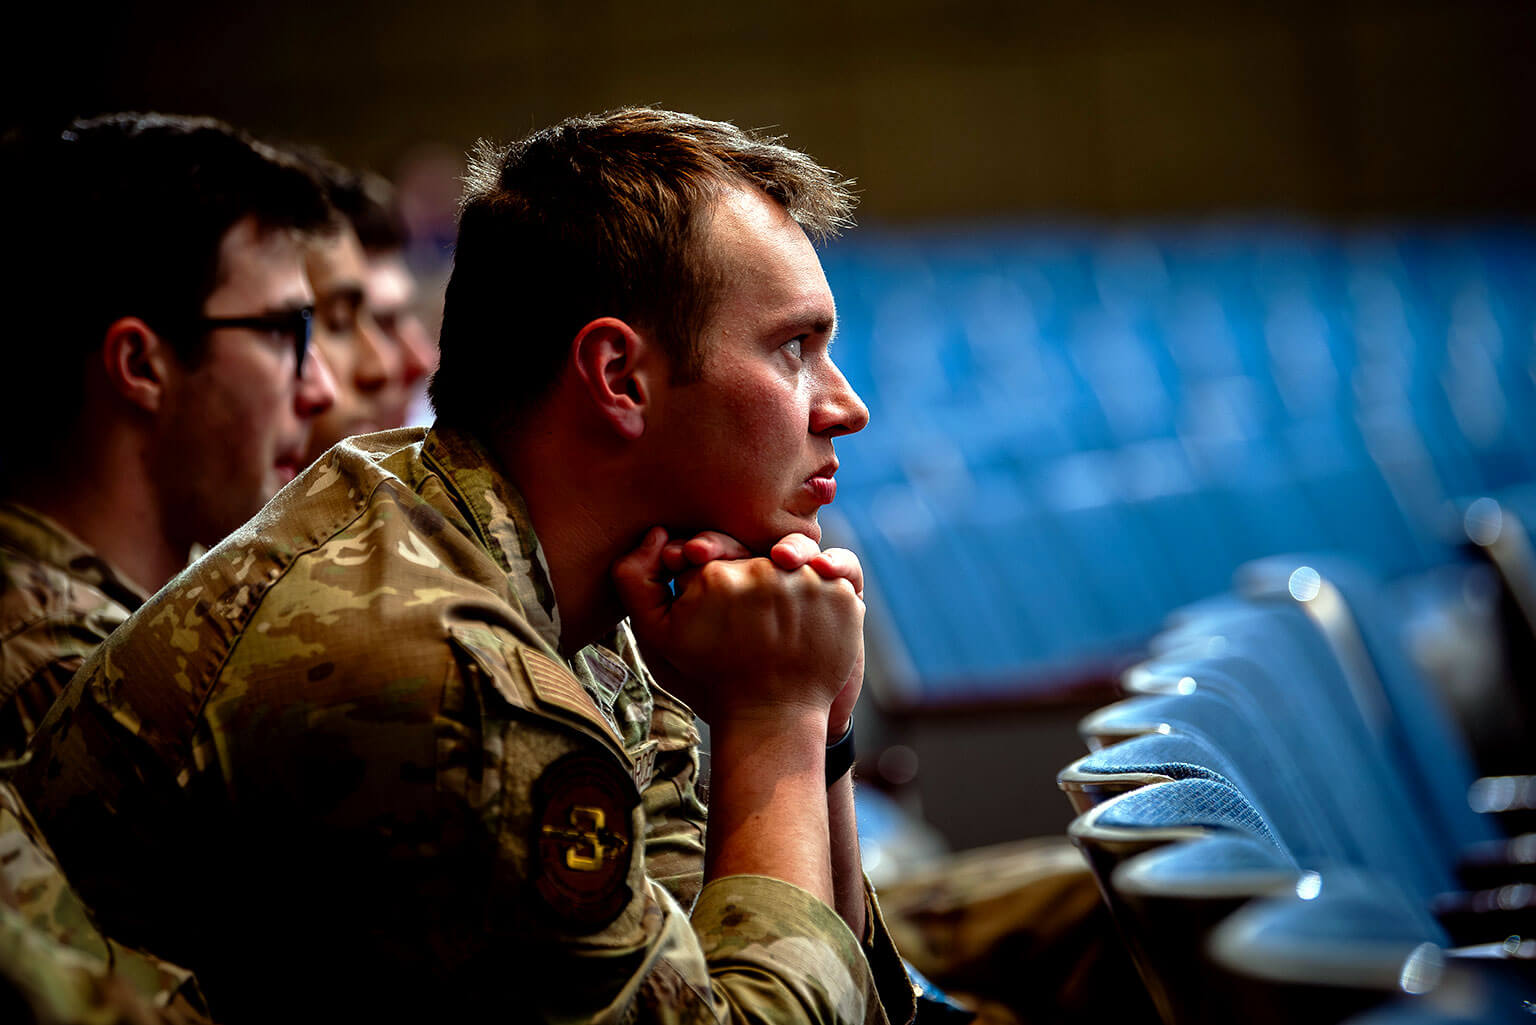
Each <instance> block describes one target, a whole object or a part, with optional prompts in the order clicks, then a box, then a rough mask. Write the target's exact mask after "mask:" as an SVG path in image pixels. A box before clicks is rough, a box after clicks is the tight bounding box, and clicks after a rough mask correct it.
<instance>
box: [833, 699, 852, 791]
mask: <svg viewBox="0 0 1536 1025" xmlns="http://www.w3.org/2000/svg"><path fill="white" fill-rule="evenodd" d="M853 759H854V753H853V717H852V716H849V717H848V732H847V733H844V734H843V735H842V736H841V737H840V738H838V739H837V740H836V741H834V742H832V743H831V744H828V745H827V787H828V789H830V788H831V786H832V784H833V783H836V782H837V781H838V780H840V779H842V778H843V777H844V776H846V775H848V770H849V769H851V768H853Z"/></svg>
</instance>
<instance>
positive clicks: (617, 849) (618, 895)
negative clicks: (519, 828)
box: [530, 751, 639, 931]
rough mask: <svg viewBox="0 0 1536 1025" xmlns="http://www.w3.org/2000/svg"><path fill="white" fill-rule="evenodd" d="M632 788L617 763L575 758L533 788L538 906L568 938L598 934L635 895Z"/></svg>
mask: <svg viewBox="0 0 1536 1025" xmlns="http://www.w3.org/2000/svg"><path fill="white" fill-rule="evenodd" d="M638 802H639V795H638V794H636V793H635V789H634V784H633V783H632V782H631V780H630V778H629V776H628V775H627V774H626V773H625V771H624V769H623V768H622V767H620V766H619V765H618V764H617V763H616V762H615V761H614V760H613V759H612V758H610V757H605V756H603V755H599V754H595V753H591V752H587V751H573V752H572V753H570V754H567V755H564V756H563V757H561V758H559V759H557V760H556V761H554V762H553V763H551V764H550V766H549V767H548V768H546V769H545V770H544V772H543V774H542V775H541V776H539V778H538V780H537V781H536V782H535V783H534V786H533V809H534V814H533V829H534V835H533V837H532V838H531V839H532V843H531V844H530V849H532V850H534V851H536V852H537V854H536V856H535V857H534V859H533V860H534V865H533V867H532V880H531V881H532V885H533V889H534V892H535V893H536V894H537V895H538V898H539V901H540V906H541V907H543V908H544V909H545V910H546V911H547V912H548V913H549V915H550V916H551V917H552V918H553V919H554V920H555V921H556V923H557V924H558V925H559V927H560V928H562V929H565V930H569V931H595V930H597V929H601V928H603V927H604V926H606V925H608V924H609V923H610V922H612V921H613V920H614V919H616V918H618V917H619V915H620V914H621V913H622V912H623V911H624V908H625V907H626V906H628V904H629V902H630V900H631V898H632V897H633V896H634V895H633V893H632V891H631V890H630V887H629V884H628V882H627V881H626V880H627V879H628V876H629V871H630V866H631V862H632V861H633V859H634V856H635V838H634V830H633V819H632V816H633V813H634V809H635V805H636V804H637V803H638Z"/></svg>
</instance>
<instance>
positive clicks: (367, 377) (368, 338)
mask: <svg viewBox="0 0 1536 1025" xmlns="http://www.w3.org/2000/svg"><path fill="white" fill-rule="evenodd" d="M400 361H401V356H400V354H399V353H398V352H396V351H395V348H394V346H392V345H390V344H389V343H388V341H387V340H386V339H385V338H384V336H383V334H382V333H381V332H380V330H379V326H378V324H377V323H375V322H374V319H373V316H372V315H371V314H366V313H365V314H363V315H362V316H361V317H359V319H358V324H357V362H356V363H355V364H354V365H353V374H352V376H353V384H355V385H356V387H357V390H358V391H360V392H364V393H367V392H375V391H378V390H379V389H380V388H383V387H384V386H385V385H387V384H389V383H390V382H391V381H394V380H397V379H399V378H400V377H401V376H402V368H401V365H400Z"/></svg>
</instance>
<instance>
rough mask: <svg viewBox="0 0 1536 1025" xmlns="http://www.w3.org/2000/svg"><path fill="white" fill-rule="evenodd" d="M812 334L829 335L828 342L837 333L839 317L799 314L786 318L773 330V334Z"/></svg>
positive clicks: (816, 313) (809, 313) (821, 314)
mask: <svg viewBox="0 0 1536 1025" xmlns="http://www.w3.org/2000/svg"><path fill="white" fill-rule="evenodd" d="M790 333H794V334H810V335H827V336H828V340H829V341H830V340H831V337H832V336H833V335H835V334H836V333H837V316H836V314H834V315H832V316H830V317H829V316H827V315H826V314H824V313H821V312H819V311H818V312H814V313H812V312H806V313H797V314H793V315H792V316H788V317H785V318H784V320H783V321H782V322H780V324H779V325H778V326H777V327H775V328H774V329H773V331H772V332H771V334H774V335H786V334H790Z"/></svg>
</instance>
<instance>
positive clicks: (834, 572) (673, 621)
mask: <svg viewBox="0 0 1536 1025" xmlns="http://www.w3.org/2000/svg"><path fill="white" fill-rule="evenodd" d="M613 580H614V585H615V587H616V589H617V590H618V594H619V599H620V601H622V602H623V604H624V607H625V610H626V612H627V613H628V614H629V617H630V625H631V626H632V627H633V629H634V631H635V636H636V637H637V638H638V639H639V641H640V645H641V648H642V650H643V651H644V653H645V658H646V662H647V664H648V665H649V666H650V667H651V671H652V672H653V673H655V674H656V676H657V678H658V679H660V681H661V682H662V684H663V685H664V686H666V687H667V689H668V690H670V691H672V692H673V693H675V694H677V696H678V697H680V698H682V699H683V700H684V701H686V702H688V703H689V705H691V706H692V707H693V709H694V711H695V712H697V713H698V714H699V716H701V717H702V718H703V719H704V720H705V721H706V722H708V723H710V725H711V726H715V725H717V724H719V723H722V722H724V721H731V720H738V721H740V720H752V719H755V720H763V719H775V720H777V719H781V718H784V717H788V716H794V715H797V714H814V715H818V716H819V715H823V714H824V715H825V716H826V722H827V731H828V737H829V739H831V740H835V739H836V738H837V737H840V736H841V735H842V734H843V732H844V731H845V730H846V729H847V725H848V720H849V717H850V716H851V715H852V714H853V707H854V704H855V703H856V702H857V701H858V697H859V691H860V689H861V687H862V684H863V678H864V630H863V626H864V600H863V594H864V570H863V567H862V566H860V565H859V560H858V557H857V556H855V555H854V554H853V553H852V552H850V551H848V550H847V549H845V548H831V549H828V550H826V551H822V550H821V548H820V547H819V546H818V545H817V544H816V542H815V541H812V540H811V539H810V538H809V537H806V536H805V535H804V534H790V535H788V536H786V537H785V538H783V539H782V540H780V541H779V542H778V543H777V544H775V545H774V546H773V548H772V550H771V551H770V552H769V555H768V557H767V558H761V557H753V556H752V554H751V552H749V551H748V550H747V549H746V548H745V547H744V546H743V545H741V544H740V543H739V542H737V541H736V540H735V539H734V538H731V537H728V536H726V535H724V534H720V533H716V532H713V531H710V532H705V533H702V534H698V535H696V536H694V537H692V538H688V539H687V540H683V541H674V540H669V538H668V537H667V533H666V531H665V530H663V529H662V528H660V527H654V528H652V529H651V530H650V532H649V533H647V534H646V536H645V538H644V540H642V541H641V543H640V545H639V547H637V548H636V549H635V550H634V551H633V552H631V553H629V554H628V555H626V556H624V557H623V558H622V559H620V560H619V561H618V562H617V563H616V564H615V565H614V568H613ZM669 582H672V583H674V584H675V588H676V593H675V595H674V593H673V590H672V589H671V588H669V587H668V583H669Z"/></svg>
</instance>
